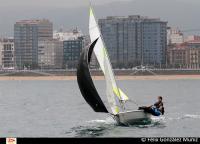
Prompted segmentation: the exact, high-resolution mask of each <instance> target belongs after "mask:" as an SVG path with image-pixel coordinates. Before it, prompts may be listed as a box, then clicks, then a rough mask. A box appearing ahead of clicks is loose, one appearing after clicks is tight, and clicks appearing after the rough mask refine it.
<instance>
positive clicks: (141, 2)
mask: <svg viewBox="0 0 200 144" xmlns="http://www.w3.org/2000/svg"><path fill="white" fill-rule="evenodd" d="M45 1H47V0H43V1H42V4H41V5H39V6H38V5H37V4H34V3H33V1H32V0H29V1H28V2H27V1H24V0H18V2H17V3H16V2H12V1H10V0H9V1H5V0H0V2H1V3H2V4H1V6H0V17H1V18H0V37H3V36H13V27H12V25H13V23H14V22H15V21H18V20H20V19H42V18H47V19H49V20H50V21H52V22H53V23H54V29H59V28H66V29H69V28H74V27H79V28H80V29H81V30H82V31H83V33H85V34H87V33H88V5H89V4H88V1H86V0H85V1H80V0H75V1H74V3H73V4H71V0H67V1H63V0H59V1H53V0H51V1H50V2H49V1H48V3H47V2H46V3H45ZM34 2H35V1H34ZM18 3H20V5H19V4H18ZM77 3H78V4H77ZM92 3H93V5H94V7H95V12H96V16H97V19H99V18H105V17H106V16H108V15H111V16H114V15H116V16H127V15H136V14H139V15H143V16H149V17H159V18H161V19H162V20H164V21H168V22H169V25H170V26H173V27H180V28H181V29H182V30H188V29H199V25H198V23H200V21H199V20H198V19H196V18H195V14H196V13H198V12H199V6H200V2H198V1H196V0H192V1H191V0H190V1H189V0H169V1H163V0H148V1H147V0H126V1H123V2H122V1H121V0H110V1H107V2H105V1H102V2H101V1H100V0H95V1H94V0H92ZM111 5H112V6H113V8H112V10H111V9H110V6H111ZM154 6H157V7H156V9H155V8H154ZM102 9H103V11H102ZM169 9H170V12H169ZM177 10H178V11H177ZM5 13H6V14H7V15H6V16H5ZM183 13H184V17H183ZM194 32H195V33H197V34H199V33H200V31H199V30H198V31H194Z"/></svg>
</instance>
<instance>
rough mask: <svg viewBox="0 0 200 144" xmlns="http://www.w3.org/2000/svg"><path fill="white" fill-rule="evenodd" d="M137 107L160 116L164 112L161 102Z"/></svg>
mask: <svg viewBox="0 0 200 144" xmlns="http://www.w3.org/2000/svg"><path fill="white" fill-rule="evenodd" d="M139 109H143V110H144V111H145V112H148V113H151V114H152V115H154V116H160V115H163V114H164V107H163V102H156V103H155V104H154V105H153V106H151V107H139Z"/></svg>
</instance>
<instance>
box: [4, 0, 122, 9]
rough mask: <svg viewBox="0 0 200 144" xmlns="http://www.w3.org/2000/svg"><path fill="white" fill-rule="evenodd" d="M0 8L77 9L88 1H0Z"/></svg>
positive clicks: (97, 0)
mask: <svg viewBox="0 0 200 144" xmlns="http://www.w3.org/2000/svg"><path fill="white" fill-rule="evenodd" d="M91 1H92V3H95V4H98V5H99V4H105V3H110V2H113V1H125V0H91ZM0 3H1V5H0V7H2V8H3V7H9V6H12V7H18V6H20V7H21V6H30V7H33V6H43V7H78V6H86V5H88V3H89V1H88V0H0Z"/></svg>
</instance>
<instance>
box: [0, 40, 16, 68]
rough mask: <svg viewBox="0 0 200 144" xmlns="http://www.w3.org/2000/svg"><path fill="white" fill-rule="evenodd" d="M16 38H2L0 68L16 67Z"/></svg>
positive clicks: (0, 42) (0, 41)
mask: <svg viewBox="0 0 200 144" xmlns="http://www.w3.org/2000/svg"><path fill="white" fill-rule="evenodd" d="M14 65H15V62H14V40H13V39H12V38H8V39H7V38H6V39H0V68H1V69H14Z"/></svg>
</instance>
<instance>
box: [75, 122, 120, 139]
mask: <svg viewBox="0 0 200 144" xmlns="http://www.w3.org/2000/svg"><path fill="white" fill-rule="evenodd" d="M115 126H116V122H115V121H114V120H113V119H112V118H107V119H106V120H91V121H87V122H86V124H85V125H83V126H78V127H73V128H72V129H71V133H74V135H75V137H97V136H103V135H105V134H106V133H107V132H109V131H111V130H112V129H113V128H115Z"/></svg>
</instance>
